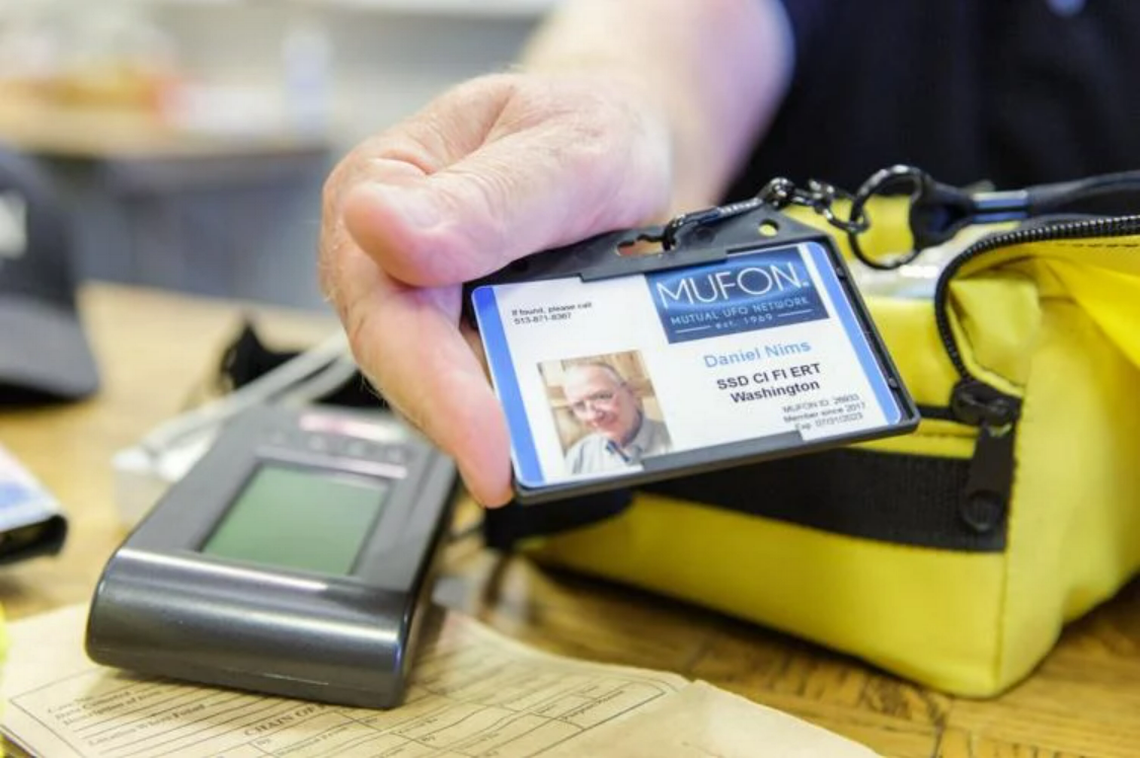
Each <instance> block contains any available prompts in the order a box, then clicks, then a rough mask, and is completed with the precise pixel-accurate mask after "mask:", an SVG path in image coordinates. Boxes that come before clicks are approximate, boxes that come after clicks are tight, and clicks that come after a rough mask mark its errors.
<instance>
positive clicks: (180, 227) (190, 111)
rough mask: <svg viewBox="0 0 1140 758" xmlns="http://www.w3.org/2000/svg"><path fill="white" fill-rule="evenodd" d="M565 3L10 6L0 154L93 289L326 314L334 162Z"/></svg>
mask: <svg viewBox="0 0 1140 758" xmlns="http://www.w3.org/2000/svg"><path fill="white" fill-rule="evenodd" d="M554 2H556V0H98V1H97V2H96V1H95V0H0V150H15V151H18V152H21V153H23V154H25V155H30V156H32V157H33V158H34V159H35V160H36V161H37V162H38V163H40V164H41V165H42V166H44V167H45V168H46V169H47V170H48V172H49V173H50V175H51V177H52V178H53V179H54V180H55V182H56V185H57V190H58V191H59V193H60V195H61V197H62V202H63V203H65V204H66V206H67V210H68V211H69V214H70V217H71V219H72V221H73V230H74V234H75V242H76V248H75V254H76V267H77V269H78V273H79V274H80V276H81V277H82V278H84V279H92V278H94V279H102V280H110V281H116V282H127V283H133V284H142V285H149V286H157V287H162V288H168V289H173V290H179V291H185V292H192V293H198V294H208V295H215V296H222V297H233V298H240V299H246V300H253V301H261V302H269V303H275V304H284V305H292V306H301V307H305V308H321V307H323V302H322V298H321V296H320V294H319V291H318V289H317V282H316V273H315V269H316V267H315V248H316V240H317V231H318V225H319V220H320V190H321V185H322V183H323V180H324V177H325V175H326V174H327V172H328V170H329V169H330V168H331V167H332V165H333V164H334V163H335V162H336V160H337V158H338V157H339V156H340V155H342V154H343V153H345V152H347V151H348V150H349V149H350V148H351V147H352V146H353V145H354V144H355V143H356V142H357V141H358V140H360V139H361V138H363V137H365V136H367V135H368V134H370V133H373V132H376V131H378V130H380V129H383V128H384V127H386V126H387V125H389V124H390V123H392V122H393V121H395V120H397V119H399V118H401V117H403V116H405V115H407V114H409V113H411V112H413V111H415V110H416V109H418V108H419V107H420V106H422V105H423V104H425V103H426V102H427V101H428V100H429V99H430V98H432V97H433V96H434V95H435V94H437V93H438V92H439V91H440V90H442V89H444V88H446V87H448V86H449V85H451V84H453V83H455V82H457V81H459V80H462V79H465V78H467V77H470V76H472V75H475V74H479V73H485V72H489V71H494V70H499V69H502V68H503V67H504V66H506V65H507V64H508V63H509V62H510V61H511V60H512V59H514V58H515V57H516V55H517V53H518V51H519V48H520V47H521V45H522V44H523V42H524V40H525V39H526V37H527V35H528V34H529V33H530V32H531V30H532V28H533V27H534V25H535V24H536V23H537V22H538V21H539V19H540V18H541V16H542V15H543V13H544V12H545V11H546V10H547V9H548V8H549V6H550V5H551V4H552V3H554Z"/></svg>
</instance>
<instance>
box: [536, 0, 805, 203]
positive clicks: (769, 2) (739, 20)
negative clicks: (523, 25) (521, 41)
mask: <svg viewBox="0 0 1140 758" xmlns="http://www.w3.org/2000/svg"><path fill="white" fill-rule="evenodd" d="M794 1H795V0H793V2H794ZM792 47H793V43H792V35H791V30H790V29H789V28H788V20H787V18H786V16H785V12H784V8H783V5H782V2H781V0H570V1H568V2H564V3H563V4H562V5H561V6H559V7H558V9H557V10H556V11H555V12H554V13H552V14H551V15H550V17H549V18H548V19H547V21H546V23H545V24H544V25H543V26H542V27H541V28H540V29H539V30H538V32H537V33H536V34H535V36H534V37H533V38H532V39H531V41H530V44H529V45H528V47H527V49H526V50H525V51H524V54H523V56H522V60H521V66H522V68H523V70H526V71H535V72H560V73H573V74H587V75H591V74H593V75H598V76H600V77H603V78H620V79H623V80H625V81H627V82H628V83H630V84H631V85H633V86H634V87H636V89H637V90H638V91H639V93H640V95H641V96H642V97H644V101H643V102H644V103H646V104H648V105H649V107H657V108H660V109H661V110H662V111H663V113H664V114H665V116H666V119H667V122H668V125H669V128H670V136H671V141H672V147H673V200H672V202H671V206H672V207H671V209H670V210H674V211H685V210H693V209H695V208H697V207H700V206H705V205H711V204H712V203H714V202H716V201H717V200H718V199H719V198H720V196H721V194H722V193H723V192H724V190H725V188H726V186H727V183H728V182H729V181H730V180H731V179H732V177H733V174H734V173H735V172H737V171H738V170H739V169H740V167H741V165H742V163H743V161H744V159H745V158H746V157H747V155H748V152H749V150H750V149H751V148H752V147H753V146H754V144H755V141H756V139H757V137H758V136H759V135H760V134H761V133H762V131H763V130H764V129H765V128H766V127H767V126H768V124H769V122H770V121H771V119H772V118H773V116H774V115H775V113H776V110H777V108H778V106H779V103H780V100H781V99H782V97H783V95H784V92H785V90H786V89H787V86H788V83H789V81H790V79H791V75H792V66H793V59H794V54H793V53H794V51H793V49H792ZM631 104H632V105H634V106H636V105H637V101H634V102H633V103H631Z"/></svg>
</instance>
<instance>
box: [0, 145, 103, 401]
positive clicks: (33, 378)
mask: <svg viewBox="0 0 1140 758" xmlns="http://www.w3.org/2000/svg"><path fill="white" fill-rule="evenodd" d="M68 225H69V220H68V214H67V213H66V211H65V209H64V208H63V207H62V206H61V204H60V201H59V199H58V197H57V196H56V194H55V193H54V191H53V190H52V188H51V186H50V185H49V182H48V180H47V177H46V176H45V175H44V174H43V172H41V171H40V170H39V169H38V167H37V166H36V165H35V164H34V163H33V162H32V161H30V160H29V159H27V158H24V157H22V156H20V155H18V154H16V153H14V152H11V151H8V150H5V149H4V148H3V147H0V405H15V404H27V403H33V402H42V401H51V400H56V401H58V400H79V399H82V398H85V397H88V396H89V395H92V394H94V393H95V392H96V390H97V389H98V388H99V373H98V370H97V368H96V365H95V359H94V356H93V355H92V352H91V347H90V344H89V343H88V340H87V335H86V334H85V333H84V330H83V327H82V324H81V322H80V318H79V313H78V311H77V308H76V297H75V288H76V280H75V274H74V268H73V266H74V261H73V260H72V250H73V248H72V239H71V235H70V231H69V229H68Z"/></svg>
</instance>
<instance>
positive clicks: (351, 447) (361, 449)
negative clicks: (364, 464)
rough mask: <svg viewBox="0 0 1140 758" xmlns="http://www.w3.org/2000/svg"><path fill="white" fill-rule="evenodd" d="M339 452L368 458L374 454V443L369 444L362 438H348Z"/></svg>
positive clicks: (354, 456)
mask: <svg viewBox="0 0 1140 758" xmlns="http://www.w3.org/2000/svg"><path fill="white" fill-rule="evenodd" d="M341 452H342V453H343V454H344V455H347V456H348V457H349V458H361V459H368V458H374V457H375V456H376V452H377V450H376V445H370V444H369V443H367V442H365V441H364V440H349V441H348V442H346V443H345V444H344V447H343V449H342V450H341Z"/></svg>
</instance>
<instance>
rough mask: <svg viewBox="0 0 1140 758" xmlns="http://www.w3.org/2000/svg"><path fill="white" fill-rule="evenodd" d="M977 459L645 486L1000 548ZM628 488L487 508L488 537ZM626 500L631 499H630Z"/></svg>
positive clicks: (593, 510)
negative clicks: (976, 515) (972, 490)
mask: <svg viewBox="0 0 1140 758" xmlns="http://www.w3.org/2000/svg"><path fill="white" fill-rule="evenodd" d="M969 466H970V461H969V460H968V459H966V460H960V459H950V458H934V457H928V456H914V455H894V454H883V453H872V452H867V451H862V450H854V449H843V450H830V451H825V452H822V453H816V454H812V455H803V456H796V457H792V458H785V459H782V460H776V461H767V462H765V463H760V464H754V465H751V466H742V467H739V468H734V469H728V470H724V471H716V472H712V473H707V474H699V475H696V476H689V477H685V478H682V479H673V480H669V481H665V482H656V483H653V484H650V485H646V486H644V487H643V488H642V491H645V492H650V493H655V494H659V495H664V496H668V497H672V498H677V499H679V500H686V501H691V502H694V503H700V504H703V505H707V506H709V507H714V508H724V509H728V510H733V511H738V512H741V513H747V514H751V515H754V516H760V517H764V518H770V519H776V520H779V521H785V522H789V523H793V524H799V525H801V526H806V527H810V528H814V529H821V530H823V531H827V532H833V533H836V534H843V535H849V536H853V537H861V538H865V539H872V540H879V541H882V542H890V543H894V544H899V545H908V546H912V547H923V548H932V549H941V550H955V551H961V552H1000V551H1002V550H1004V549H1005V544H1006V519H1005V516H1004V514H1003V515H1002V517H1001V518H1000V519H998V520H997V521H995V522H994V523H993V525H992V527H991V528H989V529H988V530H984V531H979V530H978V529H977V525H976V524H974V525H971V523H969V522H968V521H967V520H966V517H964V516H963V502H964V498H963V496H962V493H963V492H964V490H965V486H966V479H967V474H968V471H969ZM628 498H629V494H628V493H627V492H625V491H622V492H621V493H608V496H591V497H589V498H575V499H571V500H564V501H560V502H557V503H548V504H544V505H535V506H529V507H523V506H518V505H510V506H507V507H506V508H503V509H497V510H492V511H488V512H487V514H486V521H485V522H484V534H485V535H486V538H487V542H488V544H489V545H490V546H492V547H495V548H498V549H509V548H510V547H511V546H512V545H513V544H514V543H515V542H517V541H518V540H520V539H523V538H525V537H531V536H537V535H542V534H551V533H554V532H557V531H563V530H566V529H571V528H575V527H578V526H584V525H587V524H590V523H594V522H597V521H600V520H602V519H605V518H609V517H610V516H613V515H616V514H618V513H620V512H621V511H622V510H624V509H625V507H627V506H628ZM623 501H624V502H623Z"/></svg>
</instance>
